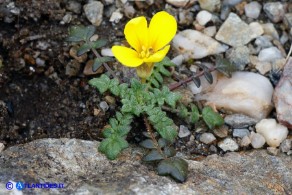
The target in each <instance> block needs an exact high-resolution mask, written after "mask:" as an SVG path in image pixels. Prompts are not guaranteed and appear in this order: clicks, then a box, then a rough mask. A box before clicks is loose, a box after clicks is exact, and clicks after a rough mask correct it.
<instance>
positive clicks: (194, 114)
mask: <svg viewBox="0 0 292 195" xmlns="http://www.w3.org/2000/svg"><path fill="white" fill-rule="evenodd" d="M199 118H200V113H199V110H198V108H197V106H196V105H194V104H192V105H191V113H190V117H189V119H190V123H192V124H194V123H196V122H198V120H199Z"/></svg>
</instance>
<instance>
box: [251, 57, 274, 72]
mask: <svg viewBox="0 0 292 195" xmlns="http://www.w3.org/2000/svg"><path fill="white" fill-rule="evenodd" d="M249 59H250V63H251V64H252V65H253V66H254V67H255V68H256V69H257V70H258V71H259V73H261V74H262V75H264V74H266V73H267V72H269V71H270V70H272V64H271V63H270V62H262V61H259V58H258V57H257V56H253V55H250V56H249Z"/></svg>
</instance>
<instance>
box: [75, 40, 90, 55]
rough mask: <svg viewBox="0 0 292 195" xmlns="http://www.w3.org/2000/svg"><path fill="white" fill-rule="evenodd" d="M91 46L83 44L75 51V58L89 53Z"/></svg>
mask: <svg viewBox="0 0 292 195" xmlns="http://www.w3.org/2000/svg"><path fill="white" fill-rule="evenodd" d="M90 49H91V46H90V44H87V43H84V44H83V45H82V46H81V47H79V49H78V50H77V56H81V55H83V54H85V53H86V52H88V51H90Z"/></svg>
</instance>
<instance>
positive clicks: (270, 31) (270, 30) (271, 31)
mask: <svg viewBox="0 0 292 195" xmlns="http://www.w3.org/2000/svg"><path fill="white" fill-rule="evenodd" d="M262 27H263V29H264V34H265V35H269V36H271V37H272V38H274V39H277V40H279V34H278V31H277V30H276V28H275V26H274V24H272V23H266V24H262Z"/></svg>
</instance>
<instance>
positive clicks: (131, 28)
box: [112, 11, 177, 80]
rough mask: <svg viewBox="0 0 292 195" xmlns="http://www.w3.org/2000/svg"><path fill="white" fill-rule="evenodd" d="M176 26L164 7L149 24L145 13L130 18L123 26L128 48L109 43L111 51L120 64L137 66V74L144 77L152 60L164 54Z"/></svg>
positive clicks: (151, 67) (151, 68)
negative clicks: (144, 15) (111, 45)
mask: <svg viewBox="0 0 292 195" xmlns="http://www.w3.org/2000/svg"><path fill="white" fill-rule="evenodd" d="M176 30H177V23H176V20H175V18H174V17H173V16H172V15H170V14H168V13H167V12H165V11H161V12H158V13H156V14H155V15H154V16H153V18H152V19H151V21H150V24H149V27H148V24H147V20H146V18H145V17H143V16H141V17H137V18H133V19H131V20H130V21H129V22H128V23H127V24H126V26H125V29H124V34H125V37H126V39H127V41H128V43H129V44H130V46H131V47H132V49H131V48H127V47H124V46H113V47H112V52H113V54H114V56H115V57H116V58H117V60H118V61H120V62H121V63H122V64H123V65H124V66H128V67H134V68H137V74H138V76H139V77H140V78H141V79H142V80H145V79H146V78H148V77H149V76H150V75H151V73H152V70H153V66H154V62H160V61H161V60H163V58H164V57H165V55H166V54H167V52H168V50H169V48H170V45H168V44H169V42H170V41H171V40H172V39H173V37H174V35H175V33H176Z"/></svg>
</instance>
